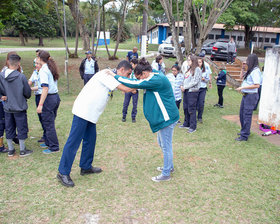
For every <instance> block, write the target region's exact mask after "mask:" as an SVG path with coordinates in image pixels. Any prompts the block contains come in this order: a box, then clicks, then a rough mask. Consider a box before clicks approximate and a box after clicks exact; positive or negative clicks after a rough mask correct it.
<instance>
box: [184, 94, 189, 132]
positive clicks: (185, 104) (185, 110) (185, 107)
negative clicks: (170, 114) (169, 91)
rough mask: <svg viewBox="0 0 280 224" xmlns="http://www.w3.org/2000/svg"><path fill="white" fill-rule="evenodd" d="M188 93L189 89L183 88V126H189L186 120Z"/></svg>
mask: <svg viewBox="0 0 280 224" xmlns="http://www.w3.org/2000/svg"><path fill="white" fill-rule="evenodd" d="M188 93H189V90H185V91H184V94H183V110H184V116H185V118H184V123H183V125H184V126H185V127H189V126H190V124H189V123H188V121H187V120H186V117H187V113H188Z"/></svg>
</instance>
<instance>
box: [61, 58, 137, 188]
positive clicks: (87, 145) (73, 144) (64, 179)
mask: <svg viewBox="0 0 280 224" xmlns="http://www.w3.org/2000/svg"><path fill="white" fill-rule="evenodd" d="M131 70H132V67H131V65H130V64H129V62H128V61H121V62H120V63H119V64H118V66H117V71H116V72H117V74H118V75H120V76H128V75H130V73H131ZM110 73H113V72H112V71H110V70H109V69H104V70H101V71H100V72H98V73H97V74H96V75H95V76H94V77H93V78H92V79H91V80H90V81H89V82H88V84H87V85H85V86H84V88H83V89H82V90H81V92H80V93H79V95H78V97H77V98H76V100H75V102H74V105H73V109H72V113H73V114H74V116H73V122H72V127H71V131H70V134H69V137H68V139H67V142H66V144H65V146H64V149H63V153H62V156H61V160H60V164H59V168H58V174H57V178H58V180H59V181H60V182H61V183H62V184H63V185H64V186H66V187H74V182H73V181H72V179H71V177H70V172H71V168H72V165H73V162H74V159H75V156H76V153H77V151H78V148H79V146H80V144H81V141H82V140H83V146H82V153H81V159H80V167H81V173H80V174H81V175H85V174H93V173H100V172H102V169H101V168H99V167H93V166H92V161H93V157H94V151H95V143H96V123H97V121H98V119H99V117H100V115H101V114H102V113H103V111H104V109H105V107H106V104H107V102H108V99H109V95H110V94H109V92H110V91H113V90H114V89H115V88H118V89H120V90H122V91H125V92H129V91H134V90H132V89H130V88H127V87H125V86H124V85H122V84H120V83H119V82H118V81H117V80H115V79H114V78H113V76H112V75H110Z"/></svg>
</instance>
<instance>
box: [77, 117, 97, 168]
mask: <svg viewBox="0 0 280 224" xmlns="http://www.w3.org/2000/svg"><path fill="white" fill-rule="evenodd" d="M95 144H96V124H94V123H91V122H88V123H87V127H86V131H85V133H84V138H83V147H82V153H81V159H80V167H81V168H82V169H84V170H88V169H90V168H91V166H92V161H93V157H94V151H95Z"/></svg>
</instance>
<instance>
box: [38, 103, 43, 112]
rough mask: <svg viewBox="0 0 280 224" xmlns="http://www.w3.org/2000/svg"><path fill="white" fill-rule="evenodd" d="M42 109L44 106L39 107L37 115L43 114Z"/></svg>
mask: <svg viewBox="0 0 280 224" xmlns="http://www.w3.org/2000/svg"><path fill="white" fill-rule="evenodd" d="M42 109H43V105H38V107H37V113H38V114H41V113H42Z"/></svg>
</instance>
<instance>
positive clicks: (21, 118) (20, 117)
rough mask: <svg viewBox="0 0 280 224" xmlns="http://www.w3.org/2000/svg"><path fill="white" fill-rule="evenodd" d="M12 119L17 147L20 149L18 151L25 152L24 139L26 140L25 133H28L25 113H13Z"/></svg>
mask: <svg viewBox="0 0 280 224" xmlns="http://www.w3.org/2000/svg"><path fill="white" fill-rule="evenodd" d="M14 118H15V122H16V127H17V133H18V134H17V136H18V139H19V147H20V151H21V152H22V151H24V150H25V139H27V133H28V122H27V114H26V111H22V112H19V113H14Z"/></svg>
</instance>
